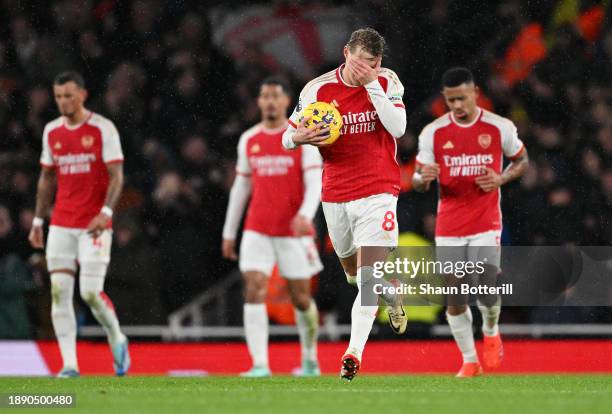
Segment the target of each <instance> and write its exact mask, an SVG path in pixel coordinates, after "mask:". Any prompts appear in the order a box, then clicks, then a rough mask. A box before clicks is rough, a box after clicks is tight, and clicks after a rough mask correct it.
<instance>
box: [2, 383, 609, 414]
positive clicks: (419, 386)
mask: <svg viewBox="0 0 612 414" xmlns="http://www.w3.org/2000/svg"><path fill="white" fill-rule="evenodd" d="M0 393H2V394H7V393H17V394H23V393H43V394H44V393H55V394H57V393H73V394H74V395H76V408H67V409H57V408H54V409H50V410H52V412H53V413H64V412H66V413H76V412H78V413H114V414H124V413H126V414H127V413H129V414H137V413H143V414H144V413H146V414H153V413H190V414H200V413H215V414H217V413H240V414H248V413H266V414H274V413H284V414H299V413H308V414H315V413H338V414H345V413H346V414H351V413H372V414H389V413H404V414H418V413H427V414H437V413H452V414H459V413H469V414H476V413H487V414H503V413H518V414H531V413H546V414H551V413H552V414H556V413H563V414H566V413H581V414H583V413H588V414H596V413H610V412H612V375H591V376H588V375H542V376H533V375H529V376H510V375H508V376H506V375H501V376H486V377H481V378H474V379H463V380H459V379H455V378H453V377H452V376H434V375H420V376H411V375H406V376H369V375H361V376H359V377H357V378H355V380H354V381H353V382H352V383H345V382H341V381H340V380H339V379H338V378H337V377H335V376H324V377H321V378H307V379H300V378H292V377H286V376H277V377H272V378H268V379H242V378H237V377H203V378H193V377H192V378H172V377H125V378H114V377H82V378H76V379H55V378H0ZM0 411H2V412H15V413H29V412H31V413H40V412H42V411H47V409H42V410H41V409H40V408H31V409H26V408H19V409H6V408H0Z"/></svg>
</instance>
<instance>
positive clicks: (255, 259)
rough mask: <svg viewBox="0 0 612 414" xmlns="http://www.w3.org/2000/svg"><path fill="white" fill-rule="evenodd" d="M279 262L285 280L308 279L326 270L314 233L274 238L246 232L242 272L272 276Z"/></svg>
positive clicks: (241, 252) (240, 264)
mask: <svg viewBox="0 0 612 414" xmlns="http://www.w3.org/2000/svg"><path fill="white" fill-rule="evenodd" d="M276 263H278V270H279V271H280V274H281V276H282V277H284V278H285V279H308V278H310V277H312V276H314V275H316V274H317V273H319V272H320V271H321V270H323V264H322V263H321V259H320V258H319V252H318V250H317V246H316V245H315V242H314V239H313V238H312V237H311V236H305V237H272V236H267V235H265V234H261V233H257V232H255V231H250V230H247V231H245V232H244V234H243V235H242V242H241V243H240V259H239V267H240V271H241V272H243V273H244V272H247V271H257V272H261V273H264V274H266V275H270V274H271V273H272V269H273V268H274V265H275V264H276Z"/></svg>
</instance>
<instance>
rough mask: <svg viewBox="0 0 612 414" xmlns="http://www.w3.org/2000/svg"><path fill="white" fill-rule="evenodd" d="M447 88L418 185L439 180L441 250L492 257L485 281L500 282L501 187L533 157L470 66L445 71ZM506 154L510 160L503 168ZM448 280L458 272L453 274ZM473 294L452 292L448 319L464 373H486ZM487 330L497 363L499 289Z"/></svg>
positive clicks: (488, 352) (489, 299) (423, 139)
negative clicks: (482, 99) (489, 102)
mask: <svg viewBox="0 0 612 414" xmlns="http://www.w3.org/2000/svg"><path fill="white" fill-rule="evenodd" d="M442 94H443V96H444V99H445V101H446V104H447V105H448V108H449V109H450V112H448V113H447V114H445V115H443V116H441V117H440V118H438V119H436V120H435V121H433V122H432V123H431V124H429V125H427V126H426V127H425V128H424V129H423V131H422V132H421V135H420V136H419V152H418V155H417V169H416V172H415V174H414V176H413V185H414V188H415V189H416V190H417V191H426V190H427V189H429V187H430V185H431V183H432V182H433V181H435V180H437V181H438V186H439V197H440V202H439V203H438V216H437V220H436V246H439V247H441V248H440V249H439V250H438V252H439V254H441V255H442V256H444V255H451V256H452V257H454V258H456V255H457V254H459V253H458V252H457V250H458V249H465V250H461V252H465V254H464V256H465V255H467V257H463V258H461V259H460V260H466V259H467V260H471V261H476V260H485V261H486V263H487V264H486V265H485V272H484V274H483V275H479V279H480V280H483V284H487V285H495V280H496V277H497V273H498V271H499V267H500V237H501V229H502V217H501V206H500V197H501V193H500V187H501V186H502V185H504V184H506V183H508V182H510V181H513V180H516V179H517V178H519V177H520V176H521V175H523V173H524V172H525V170H526V169H527V166H528V163H529V160H528V157H527V151H526V150H525V146H524V145H523V143H522V142H521V140H520V139H519V138H518V134H517V130H516V127H515V126H514V124H513V123H512V121H510V120H509V119H506V118H503V117H501V116H499V115H496V114H494V113H492V112H489V111H486V110H484V109H482V108H479V107H478V106H477V104H476V98H477V97H478V87H477V86H476V85H475V83H474V76H473V75H472V73H471V71H470V70H468V69H466V68H452V69H449V70H448V71H447V72H446V73H445V74H444V75H443V77H442ZM504 156H505V157H506V158H508V159H510V160H511V163H510V164H509V165H508V167H506V168H505V169H504V168H503V161H504ZM448 280H449V283H453V284H456V283H458V282H457V281H458V279H457V278H455V277H454V276H452V275H449V278H448ZM467 299H468V298H467V295H450V296H449V297H448V306H447V314H446V315H447V319H448V323H449V325H450V328H451V331H452V333H453V336H454V338H455V341H456V342H457V345H458V346H459V349H460V350H461V353H462V355H463V366H462V368H461V370H460V371H459V373H458V374H457V376H458V377H473V376H476V375H480V374H481V373H482V367H481V365H480V362H479V360H478V356H477V354H476V348H475V346H474V336H473V332H472V313H471V310H470V307H469V306H468V305H467ZM478 308H479V310H480V312H481V313H482V319H483V325H482V331H483V335H484V355H483V360H484V361H483V362H484V365H485V367H486V368H497V367H498V366H499V365H500V363H501V359H502V356H503V348H502V343H501V337H500V334H499V328H498V320H499V314H500V310H501V298H500V296H499V295H481V296H480V297H479V298H478Z"/></svg>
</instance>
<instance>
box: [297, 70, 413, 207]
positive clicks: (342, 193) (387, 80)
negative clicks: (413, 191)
mask: <svg viewBox="0 0 612 414" xmlns="http://www.w3.org/2000/svg"><path fill="white" fill-rule="evenodd" d="M343 67H344V65H342V66H340V67H339V68H337V69H335V70H333V71H330V72H328V73H326V74H324V75H321V76H319V77H318V78H315V79H314V80H312V81H310V82H309V83H307V84H306V86H305V87H304V89H302V92H301V93H300V98H299V102H298V105H297V107H296V108H295V110H294V111H293V114H292V115H291V117H290V119H289V124H290V125H291V126H292V127H294V128H297V124H298V123H299V114H300V112H301V111H302V108H304V107H306V106H308V105H309V104H311V103H313V102H317V101H323V102H329V103H331V104H333V105H335V106H336V108H338V110H339V111H340V114H342V130H341V136H340V138H339V139H338V140H337V141H336V142H335V143H334V144H332V145H330V146H328V147H319V151H320V152H321V155H322V156H323V191H322V195H321V200H322V201H325V202H331V203H341V202H347V201H353V200H357V199H360V198H365V197H368V196H371V195H375V194H382V193H390V194H393V195H397V194H398V193H399V189H400V168H399V165H398V164H397V161H396V158H395V157H396V153H397V143H396V142H395V138H393V136H392V135H391V134H390V133H389V132H388V131H387V130H386V129H385V128H384V126H383V125H382V123H381V122H380V120H379V119H378V114H377V113H376V109H375V108H374V105H373V104H372V102H371V99H370V97H369V95H368V92H367V90H366V89H365V87H363V86H351V85H348V84H347V83H346V82H345V81H344V80H343V79H342V69H343ZM378 81H379V82H380V85H381V86H382V88H383V90H384V91H385V93H386V95H387V97H388V98H389V99H390V100H391V102H392V103H393V104H394V105H395V106H398V107H402V108H403V107H404V104H403V103H402V96H403V94H404V87H403V86H402V84H401V82H400V81H399V79H398V78H397V75H396V74H395V73H394V72H393V71H392V70H390V69H386V68H382V69H381V71H380V75H379V77H378Z"/></svg>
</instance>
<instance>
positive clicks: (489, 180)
mask: <svg viewBox="0 0 612 414" xmlns="http://www.w3.org/2000/svg"><path fill="white" fill-rule="evenodd" d="M528 166H529V156H528V155H527V150H523V152H522V154H521V155H520V156H519V157H518V158H516V159H515V160H513V161H512V162H511V163H510V165H508V167H506V169H505V170H504V171H503V172H502V173H501V174H498V173H496V172H495V171H494V170H493V169H491V168H487V169H486V173H485V174H484V175H481V176H479V177H476V180H475V181H476V184H477V185H478V186H479V187H480V188H481V189H482V191H484V192H490V191H493V190H497V189H498V188H499V187H501V186H502V185H504V184H506V183H509V182H510V181H514V180H516V179H517V178H519V177H521V176H522V175H523V174H524V173H525V171H526V170H527V167H528Z"/></svg>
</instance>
